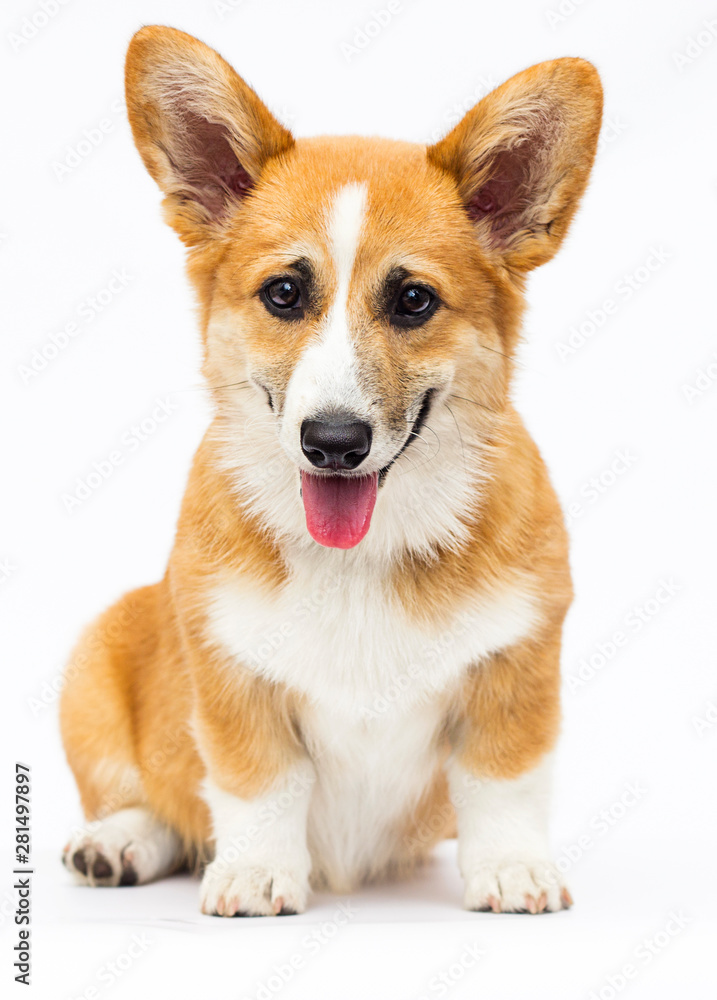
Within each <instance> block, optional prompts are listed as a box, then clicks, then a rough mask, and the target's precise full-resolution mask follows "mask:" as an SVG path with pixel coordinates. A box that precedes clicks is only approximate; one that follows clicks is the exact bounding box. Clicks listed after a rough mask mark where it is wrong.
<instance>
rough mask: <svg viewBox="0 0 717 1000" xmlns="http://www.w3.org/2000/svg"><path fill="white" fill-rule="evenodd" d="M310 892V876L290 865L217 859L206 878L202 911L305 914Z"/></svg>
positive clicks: (248, 914) (227, 914)
mask: <svg viewBox="0 0 717 1000" xmlns="http://www.w3.org/2000/svg"><path fill="white" fill-rule="evenodd" d="M308 894H309V880H308V877H307V876H306V875H298V874H295V873H293V872H292V871H290V870H289V869H287V868H281V867H280V866H276V867H270V866H268V865H252V864H244V865H239V864H238V865H227V864H225V863H222V862H217V861H213V862H212V863H211V864H210V865H208V866H207V869H206V871H205V872H204V877H203V879H202V885H201V889H200V898H201V910H202V913H209V914H214V915H215V916H219V917H236V916H242V917H269V916H276V915H277V914H287V913H303V912H304V910H305V909H306V899H307V897H308Z"/></svg>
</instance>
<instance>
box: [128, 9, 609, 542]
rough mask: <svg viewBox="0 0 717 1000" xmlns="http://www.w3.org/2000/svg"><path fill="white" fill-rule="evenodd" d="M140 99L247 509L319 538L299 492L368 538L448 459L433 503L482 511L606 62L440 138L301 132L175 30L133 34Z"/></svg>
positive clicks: (582, 167)
mask: <svg viewBox="0 0 717 1000" xmlns="http://www.w3.org/2000/svg"><path fill="white" fill-rule="evenodd" d="M127 97H128V106H129V111H130V121H131V123H132V127H133V130H134V134H135V139H136V142H137V145H138V148H139V149H140V152H141V153H142V156H143V158H144V160H145V163H146V164H147V166H148V168H149V170H150V172H151V173H152V174H153V176H154V177H155V179H156V180H157V181H158V182H159V184H160V186H161V187H162V188H163V190H164V191H165V193H166V194H167V198H166V201H165V206H166V211H167V215H168V218H169V220H170V222H171V223H172V224H173V225H174V226H175V228H176V229H177V230H178V232H179V233H180V235H181V236H182V238H183V239H184V240H185V242H186V243H187V244H188V245H189V246H190V247H191V248H192V251H191V256H190V273H191V274H192V276H193V278H194V280H195V284H196V286H197V288H198V291H199V294H200V299H201V302H202V307H203V320H204V324H203V325H204V329H205V338H206V340H205V344H206V346H205V374H206V376H207V379H208V381H209V385H210V387H212V391H213V392H214V394H215V399H216V401H217V409H218V412H219V416H220V421H219V423H220V425H221V426H222V429H223V433H224V436H225V441H224V452H225V455H226V456H227V462H228V464H229V465H232V464H234V465H236V468H237V470H239V471H240V480H241V482H242V485H243V488H244V490H245V492H246V494H247V499H248V501H249V502H251V503H254V505H255V506H256V507H257V509H259V510H260V512H261V513H262V515H263V516H264V518H265V519H266V520H267V521H268V522H269V523H270V526H271V527H273V528H275V529H277V530H285V531H291V532H293V533H294V534H296V533H297V532H299V533H300V532H302V531H303V532H304V534H305V532H306V528H305V527H304V525H303V523H302V522H303V518H302V517H298V519H297V514H301V513H302V508H301V500H302V499H303V515H304V516H305V521H306V526H307V527H308V531H309V533H310V534H311V536H312V537H313V538H314V539H315V540H316V541H318V542H320V543H321V544H323V545H327V546H333V547H338V548H350V547H352V546H354V545H356V544H357V543H358V542H359V541H361V539H363V537H364V536H365V535H366V533H367V531H368V529H369V525H370V523H371V516H372V513H373V509H374V505H375V503H376V500H377V496H378V494H379V490H381V491H383V490H384V488H386V491H388V486H389V484H392V483H393V480H394V479H397V478H398V477H399V476H402V477H403V478H404V480H405V479H406V478H408V480H409V482H408V483H406V482H404V483H402V484H400V486H396V487H395V488H394V487H393V485H391V490H393V493H394V494H395V498H396V499H400V497H401V496H402V497H403V501H402V504H403V509H402V510H401V502H399V509H398V510H394V521H395V522H396V523H398V522H399V521H400V520H401V514H403V516H404V519H405V517H406V516H408V515H411V514H412V515H413V516H414V517H415V516H416V515H417V510H416V509H413V510H411V509H410V505H409V509H408V510H407V509H406V495H407V494H408V493H410V491H411V490H412V489H413V490H414V491H415V490H416V489H418V488H419V480H420V485H421V488H425V481H426V472H425V471H424V472H423V474H422V475H421V476H418V475H417V469H418V468H419V466H420V464H421V463H425V461H426V459H427V458H428V459H431V453H432V452H434V453H435V454H433V459H434V461H433V468H432V469H430V470H429V476H430V474H433V475H435V476H437V480H436V496H438V495H440V496H441V497H442V498H443V499H444V500H445V501H446V503H447V504H448V505H450V504H454V505H455V504H458V505H461V504H463V506H465V504H466V502H469V501H468V496H469V494H470V490H471V486H475V483H476V480H477V479H478V478H479V474H480V457H479V452H480V444H481V442H484V443H485V442H488V441H490V440H491V436H492V435H494V434H496V433H497V425H498V424H499V422H500V418H501V415H502V414H503V412H504V410H505V406H506V400H507V387H508V380H509V376H510V369H511V356H512V352H513V349H514V346H515V340H516V336H517V329H518V323H519V318H520V312H521V307H522V295H521V292H522V276H523V274H524V273H525V271H527V270H529V269H530V268H532V267H534V266H535V265H536V264H539V263H542V261H544V260H547V259H549V258H550V257H551V256H552V255H553V253H554V252H555V250H556V249H557V247H558V245H559V243H560V241H561V240H562V237H563V235H564V233H565V230H566V228H567V225H568V223H569V221H570V218H571V217H572V214H573V212H574V210H575V207H576V205H577V201H578V199H579V196H580V194H581V193H582V190H583V188H584V185H585V182H586V179H587V175H588V173H589V168H590V164H591V161H592V157H593V155H594V148H595V143H596V140H597V133H598V129H599V118H600V87H599V83H598V81H597V75H596V74H595V72H594V70H593V69H592V67H590V66H589V64H586V63H583V62H581V61H580V60H557V61H555V62H554V63H546V64H543V65H541V66H538V67H534V68H533V70H529V71H526V73H524V74H521V75H520V76H519V77H515V78H514V79H513V80H511V81H509V82H508V83H507V84H505V85H504V86H503V87H501V88H499V90H497V91H495V92H494V94H492V95H489V97H488V98H486V99H484V101H482V102H481V103H480V104H479V105H477V106H476V108H474V109H473V111H472V112H469V114H468V115H467V116H466V119H464V121H463V122H462V123H461V124H460V125H459V126H457V128H456V129H454V130H453V132H451V133H450V134H449V136H447V137H446V139H444V140H442V142H440V143H438V144H437V145H436V146H433V147H430V148H429V149H426V147H424V146H419V145H414V144H411V143H402V142H392V141H388V140H377V139H360V138H340V139H335V138H321V139H312V140H306V139H304V140H294V139H293V137H292V136H291V135H290V134H289V133H288V132H287V131H286V130H285V129H284V128H283V127H282V126H281V125H279V123H278V122H276V120H275V119H274V118H273V117H272V116H271V114H270V113H269V112H268V111H267V109H266V108H265V107H264V106H263V105H262V104H261V102H260V101H259V99H258V98H257V97H256V95H255V94H254V93H253V91H251V90H250V89H249V88H248V87H247V86H246V84H244V82H243V81H242V80H241V79H240V78H239V77H238V76H237V75H236V74H235V73H234V71H233V70H231V68H230V67H229V66H228V65H227V64H226V63H224V62H223V60H221V59H220V58H219V57H218V56H217V55H216V53H214V52H213V51H212V50H211V49H208V48H207V47H206V46H204V45H202V44H201V43H199V42H197V41H196V40H195V39H192V38H190V37H189V36H186V35H184V34H182V33H180V32H176V31H173V30H171V29H163V28H148V29H143V31H142V32H140V33H139V34H138V35H137V36H135V40H134V41H133V43H132V46H131V48H130V53H129V56H128V67H127ZM456 411H458V414H459V415H458V416H457V413H456ZM431 434H433V436H434V437H435V439H436V440H437V442H438V449H439V450H440V449H441V447H442V445H443V446H444V447H445V454H444V455H443V458H442V459H440V461H439V462H436V461H435V458H436V456H437V455H438V454H439V452H438V451H436V449H435V447H431V442H430V441H427V438H430V436H431ZM466 439H467V440H466ZM421 445H424V447H423V450H421ZM426 445H428V447H426ZM466 449H468V450H467V451H466ZM446 479H448V480H451V481H452V483H453V485H452V486H450V487H448V486H447V483H446ZM452 491H454V492H455V496H451V495H450V494H451V492H452ZM438 506H439V508H440V506H441V504H439V505H438ZM456 513H458V512H456ZM397 515H398V516H397ZM429 520H430V518H428V519H427V523H428V521H429ZM440 520H441V518H440V517H438V518H437V521H440ZM451 530H452V532H453V534H454V535H455V534H456V532H457V530H458V529H457V528H456V527H455V526H454V527H453V528H452V529H451ZM450 533H451V532H450V531H449V534H450ZM383 534H384V536H386V537H384V539H383V540H382V544H388V537H387V532H386V530H384V532H383ZM424 534H425V532H424ZM438 534H440V532H438Z"/></svg>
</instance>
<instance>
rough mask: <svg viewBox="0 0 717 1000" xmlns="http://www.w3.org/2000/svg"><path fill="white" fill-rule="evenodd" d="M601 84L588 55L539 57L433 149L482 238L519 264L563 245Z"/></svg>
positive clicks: (592, 144) (592, 139)
mask: <svg viewBox="0 0 717 1000" xmlns="http://www.w3.org/2000/svg"><path fill="white" fill-rule="evenodd" d="M601 116H602V87H601V86H600V78H599V76H598V74H597V71H596V69H595V67H594V66H592V65H591V64H590V63H589V62H585V61H584V60H583V59H555V60H553V61H552V62H544V63H539V64H538V65H537V66H533V67H531V68H530V69H527V70H525V72H523V73H519V74H518V75H517V76H514V77H512V78H511V79H510V80H508V81H507V82H506V83H504V84H503V85H502V86H500V87H498V88H497V89H496V90H494V91H493V92H492V93H490V94H488V96H487V97H484V98H483V100H482V101H480V102H479V103H478V104H476V106H475V107H474V108H472V109H471V110H470V111H469V112H468V113H467V114H466V115H465V117H464V118H463V119H462V121H460V122H459V123H458V125H456V127H455V128H454V129H453V130H452V131H451V132H449V133H448V135H447V136H445V138H443V139H441V141H440V142H437V143H436V144H435V145H433V146H430V147H429V149H428V159H429V161H430V162H431V163H433V164H435V165H436V166H438V167H440V168H442V169H443V170H445V171H447V172H448V173H449V174H451V175H452V176H453V178H454V179H455V181H456V183H457V185H458V193H459V195H460V197H461V199H462V201H463V204H464V206H465V209H466V212H467V213H468V216H469V218H470V219H471V220H472V222H473V223H474V226H475V229H476V233H477V235H478V238H479V239H480V240H481V242H482V244H483V245H484V246H485V247H486V249H487V250H488V252H489V253H491V255H497V256H498V257H499V258H501V259H502V260H503V262H504V263H505V265H506V266H507V267H508V268H509V269H510V270H511V271H517V272H522V271H529V270H531V268H534V267H537V266H538V264H543V263H545V261H547V260H550V258H551V257H552V256H553V255H554V254H555V252H556V251H557V249H558V247H559V246H560V244H561V242H562V239H563V237H564V235H565V233H566V231H567V228H568V225H569V224H570V220H571V219H572V217H573V214H574V213H575V209H576V208H577V206H578V203H579V201H580V197H581V195H582V193H583V191H584V190H585V185H586V183H587V179H588V176H589V174H590V168H591V166H592V163H593V159H594V157H595V150H596V148H597V141H598V134H599V132H600V121H601Z"/></svg>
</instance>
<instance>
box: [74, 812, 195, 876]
mask: <svg viewBox="0 0 717 1000" xmlns="http://www.w3.org/2000/svg"><path fill="white" fill-rule="evenodd" d="M180 858H181V852H180V844H179V839H178V837H177V835H176V834H175V833H174V832H173V831H172V830H170V829H169V828H168V827H166V826H164V824H162V823H160V822H159V821H158V820H157V819H155V818H154V817H153V816H152V814H151V813H150V812H149V811H148V810H146V809H144V808H141V807H137V808H132V809H122V810H120V811H119V812H116V813H113V814H112V815H111V816H108V817H107V818H106V819H103V820H99V821H98V822H96V823H91V824H90V825H89V826H88V827H87V828H85V829H84V830H78V831H76V832H75V833H74V834H73V835H72V837H71V839H70V841H69V842H68V843H67V844H66V845H65V848H64V850H63V852H62V861H63V863H64V865H65V867H66V868H67V869H68V870H69V871H70V872H72V874H73V875H74V876H75V878H76V879H77V881H78V882H80V883H81V884H82V885H96V886H114V885H139V884H142V883H144V882H150V881H151V880H152V879H154V878H158V877H160V876H161V875H166V874H168V873H169V872H170V871H171V870H173V869H174V868H176V864H177V862H178V860H180Z"/></svg>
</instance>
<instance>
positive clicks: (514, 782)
mask: <svg viewBox="0 0 717 1000" xmlns="http://www.w3.org/2000/svg"><path fill="white" fill-rule="evenodd" d="M559 657H560V635H559V633H558V634H557V635H555V634H553V635H551V636H548V637H543V638H542V639H541V640H539V641H536V640H533V641H529V642H525V643H523V644H521V645H519V646H516V647H514V648H512V649H510V650H507V651H505V652H502V653H500V654H497V655H495V656H493V657H491V658H490V660H489V661H487V662H486V663H484V664H481V665H480V667H478V669H477V670H476V671H475V672H474V673H473V674H472V676H471V678H470V680H469V682H468V684H467V686H466V689H465V692H464V697H463V704H462V726H461V731H460V732H459V735H458V738H457V746H456V752H455V754H454V756H453V758H452V760H451V762H450V764H449V781H450V788H451V797H452V800H453V804H454V806H455V808H456V814H457V819H458V863H459V866H460V869H461V873H462V875H463V877H464V879H465V905H466V908H467V909H469V910H493V911H495V912H507V913H518V912H527V913H539V912H542V911H545V910H559V909H561V908H563V907H567V906H569V905H570V903H571V900H570V895H569V893H568V891H567V889H566V888H565V887H564V886H563V884H562V882H561V879H560V875H559V873H558V871H557V869H556V868H555V866H554V865H553V864H552V863H551V861H550V850H549V844H548V813H549V799H550V777H551V775H550V771H551V753H550V751H551V749H552V746H553V744H554V742H555V738H556V735H557V729H558V723H559Z"/></svg>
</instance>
